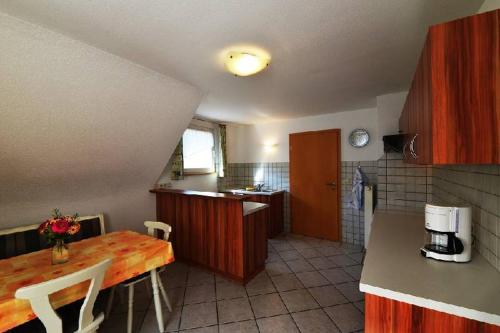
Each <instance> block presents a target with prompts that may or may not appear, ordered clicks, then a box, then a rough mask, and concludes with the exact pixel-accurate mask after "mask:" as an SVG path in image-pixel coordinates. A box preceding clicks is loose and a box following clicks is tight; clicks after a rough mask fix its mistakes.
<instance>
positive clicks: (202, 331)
mask: <svg viewBox="0 0 500 333" xmlns="http://www.w3.org/2000/svg"><path fill="white" fill-rule="evenodd" d="M181 332H182V333H218V332H219V327H218V326H217V325H214V326H208V327H200V328H192V329H190V330H184V331H181Z"/></svg>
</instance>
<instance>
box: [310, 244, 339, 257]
mask: <svg viewBox="0 0 500 333" xmlns="http://www.w3.org/2000/svg"><path fill="white" fill-rule="evenodd" d="M316 250H318V252H319V253H321V254H322V255H324V256H334V255H337V254H342V253H343V252H342V250H340V249H339V248H338V247H335V246H323V247H318V248H317V249H316Z"/></svg>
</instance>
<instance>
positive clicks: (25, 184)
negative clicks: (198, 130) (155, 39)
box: [0, 14, 201, 230]
mask: <svg viewBox="0 0 500 333" xmlns="http://www.w3.org/2000/svg"><path fill="white" fill-rule="evenodd" d="M0 77H1V79H0V115H1V118H0V119H1V120H0V228H5V227H10V226H16V225H24V224H32V223H36V222H40V221H42V220H43V219H45V218H46V217H47V216H48V214H49V213H50V211H51V209H53V208H55V207H57V208H61V209H62V210H63V212H66V213H73V212H79V213H80V214H90V213H96V212H104V213H105V214H106V216H107V217H108V221H109V222H110V223H111V225H112V228H113V229H124V228H128V229H139V230H142V229H143V226H142V222H143V221H144V220H146V219H154V218H155V200H154V195H152V194H150V193H148V190H149V189H150V188H151V187H152V186H153V185H154V183H155V181H156V180H157V179H158V176H159V175H160V173H161V171H162V170H163V168H164V167H165V164H166V163H167V161H168V158H169V157H170V155H171V153H172V151H173V150H174V148H175V145H176V144H177V141H178V139H179V137H180V135H181V134H182V132H183V131H184V129H185V128H186V127H187V125H188V124H189V122H190V120H191V118H192V117H193V114H194V110H195V109H196V107H197V106H198V104H199V102H200V99H201V95H200V92H199V91H198V90H197V89H195V88H193V87H192V86H189V85H187V84H184V83H182V82H179V81H177V80H174V79H172V78H169V77H166V76H164V75H160V74H158V73H156V72H153V71H150V70H148V69H145V68H143V67H140V66H138V65H136V64H133V63H131V62H129V61H126V60H124V59H121V58H118V57H116V56H114V55H111V54H109V53H106V52H103V51H101V50H99V49H96V48H94V47H91V46H88V45H86V44H83V43H81V42H78V41H75V40H72V39H70V38H67V37H66V36H63V35H61V34H58V33H55V32H52V31H49V30H46V29H44V28H41V27H39V26H35V25H32V24H29V23H26V22H23V21H20V20H18V19H16V18H13V17H10V16H6V15H3V14H0Z"/></svg>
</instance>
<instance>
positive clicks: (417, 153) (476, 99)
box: [399, 10, 500, 164]
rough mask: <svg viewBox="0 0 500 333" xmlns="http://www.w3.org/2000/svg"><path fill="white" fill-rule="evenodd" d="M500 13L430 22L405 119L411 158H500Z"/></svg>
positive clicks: (442, 161) (434, 161)
mask: <svg viewBox="0 0 500 333" xmlns="http://www.w3.org/2000/svg"><path fill="white" fill-rule="evenodd" d="M499 17H500V10H495V11H491V12H487V13H483V14H478V15H474V16H470V17H466V18H463V19H459V20H455V21H452V22H448V23H443V24H438V25H435V26H432V27H430V28H429V32H428V34H427V39H426V42H425V45H424V48H423V50H422V53H421V55H420V59H419V62H418V66H417V69H416V71H415V74H414V77H413V81H412V84H411V88H410V91H409V92H408V96H407V98H406V102H405V105H404V108H403V112H402V114H401V117H400V119H399V127H400V131H401V132H402V133H404V134H406V138H407V139H406V145H405V148H404V159H405V161H406V162H409V163H417V164H499V163H500V131H499V126H500V109H499V104H500V95H499V85H500V55H499V39H500V33H499Z"/></svg>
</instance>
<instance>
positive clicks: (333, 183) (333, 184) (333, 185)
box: [325, 182, 337, 189]
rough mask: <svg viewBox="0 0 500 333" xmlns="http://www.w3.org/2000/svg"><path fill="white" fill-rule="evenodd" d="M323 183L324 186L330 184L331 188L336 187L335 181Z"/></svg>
mask: <svg viewBox="0 0 500 333" xmlns="http://www.w3.org/2000/svg"><path fill="white" fill-rule="evenodd" d="M325 185H326V186H331V187H332V188H333V189H336V188H337V183H335V182H331V183H326V184H325Z"/></svg>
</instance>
